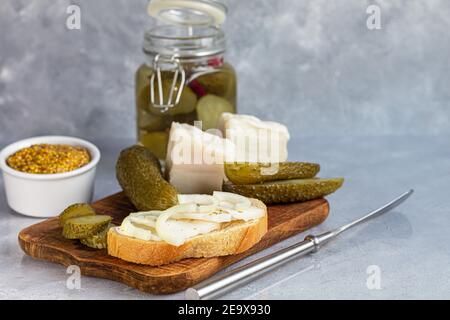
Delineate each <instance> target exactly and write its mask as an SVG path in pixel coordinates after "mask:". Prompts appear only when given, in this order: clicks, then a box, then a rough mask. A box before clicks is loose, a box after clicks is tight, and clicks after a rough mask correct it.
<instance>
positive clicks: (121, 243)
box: [108, 199, 267, 266]
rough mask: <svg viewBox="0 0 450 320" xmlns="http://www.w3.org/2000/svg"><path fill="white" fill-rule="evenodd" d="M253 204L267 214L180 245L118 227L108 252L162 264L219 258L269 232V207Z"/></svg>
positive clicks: (110, 238)
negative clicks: (130, 234) (133, 234)
mask: <svg viewBox="0 0 450 320" xmlns="http://www.w3.org/2000/svg"><path fill="white" fill-rule="evenodd" d="M251 201H252V205H253V206H256V207H259V208H262V209H264V211H265V215H264V216H263V217H261V218H259V219H256V220H250V221H247V222H245V221H233V222H230V223H226V224H223V225H222V228H221V229H220V230H216V231H213V232H210V233H207V234H202V235H198V236H195V237H193V238H191V239H189V240H188V241H186V242H185V243H184V244H182V245H181V246H179V247H177V246H173V245H171V244H168V243H167V242H164V241H145V240H140V239H136V238H132V237H128V236H125V235H122V234H120V233H118V232H117V230H116V228H111V229H109V232H108V254H109V255H111V256H114V257H117V258H120V259H122V260H126V261H130V262H134V263H139V264H145V265H150V266H159V265H163V264H168V263H171V262H175V261H178V260H181V259H185V258H201V257H216V256H225V255H230V254H237V253H241V252H244V251H246V250H248V249H250V248H251V247H252V246H254V245H255V244H256V243H258V242H259V240H261V238H262V237H263V236H264V234H265V233H266V232H267V207H266V206H265V205H264V203H262V202H261V201H259V200H256V199H251Z"/></svg>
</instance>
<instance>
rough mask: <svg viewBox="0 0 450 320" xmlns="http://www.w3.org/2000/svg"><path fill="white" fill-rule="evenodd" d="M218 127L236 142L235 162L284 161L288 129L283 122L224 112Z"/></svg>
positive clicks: (285, 158)
mask: <svg viewBox="0 0 450 320" xmlns="http://www.w3.org/2000/svg"><path fill="white" fill-rule="evenodd" d="M219 129H220V130H221V131H222V134H223V136H224V137H225V138H227V139H228V140H230V141H231V142H232V143H233V144H234V145H235V152H234V155H235V158H234V161H236V162H284V161H286V160H287V157H288V152H287V144H288V141H289V138H290V136H289V131H288V129H287V127H286V126H284V125H282V124H280V123H277V122H273V121H262V120H260V119H258V118H257V117H254V116H250V115H242V114H232V113H223V114H222V116H221V119H220V121H219Z"/></svg>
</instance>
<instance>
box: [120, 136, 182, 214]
mask: <svg viewBox="0 0 450 320" xmlns="http://www.w3.org/2000/svg"><path fill="white" fill-rule="evenodd" d="M116 176H117V180H118V181H119V184H120V186H121V187H122V189H123V191H124V192H125V194H126V196H127V197H128V198H129V199H130V201H131V202H132V203H133V205H134V206H135V207H136V209H138V210H140V211H148V210H165V209H168V208H170V207H173V206H174V205H176V204H177V203H178V200H177V194H178V192H177V190H176V189H175V188H174V187H173V186H172V185H171V184H169V183H168V182H167V181H166V180H165V179H164V178H163V176H162V172H161V165H160V163H159V160H158V158H157V157H156V156H155V155H153V154H152V153H151V152H150V151H149V150H148V149H146V148H145V147H141V146H137V145H136V146H132V147H130V148H127V149H125V150H123V151H122V152H121V153H120V156H119V159H118V160H117V163H116Z"/></svg>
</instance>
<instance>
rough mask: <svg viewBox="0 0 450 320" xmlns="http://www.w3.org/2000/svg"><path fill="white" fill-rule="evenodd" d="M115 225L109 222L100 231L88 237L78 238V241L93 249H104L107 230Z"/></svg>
mask: <svg viewBox="0 0 450 320" xmlns="http://www.w3.org/2000/svg"><path fill="white" fill-rule="evenodd" d="M115 226H116V225H115V224H113V223H109V224H108V225H107V226H106V227H105V228H103V230H101V231H100V232H98V233H96V234H94V235H93V236H90V237H88V238H84V239H80V242H81V243H82V244H84V245H85V246H88V247H90V248H93V249H106V247H107V235H108V230H109V229H111V228H113V227H115Z"/></svg>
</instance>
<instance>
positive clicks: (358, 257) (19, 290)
mask: <svg viewBox="0 0 450 320" xmlns="http://www.w3.org/2000/svg"><path fill="white" fill-rule="evenodd" d="M94 142H95V143H96V144H97V145H98V146H99V147H100V149H101V151H102V153H103V158H102V161H101V163H100V167H99V171H98V176H97V184H96V193H95V197H96V199H99V198H101V197H104V196H106V195H108V194H111V193H113V192H116V191H118V190H119V187H118V185H117V183H116V181H115V178H114V162H115V159H116V157H117V154H118V152H119V151H120V149H122V148H123V147H125V146H127V145H129V144H131V143H132V140H127V139H121V140H114V141H113V140H110V139H108V140H96V141H94ZM290 150H291V153H290V159H291V160H302V161H316V162H319V163H320V164H321V165H322V170H321V174H320V176H322V177H332V176H343V177H345V178H346V182H345V184H344V186H343V188H342V189H341V190H339V191H338V192H336V193H335V194H333V195H331V196H330V197H328V200H329V201H330V205H331V212H330V216H329V218H328V219H327V220H326V221H325V222H324V223H323V224H322V225H320V226H318V227H316V228H314V229H313V230H311V231H309V232H321V231H325V230H328V229H329V228H332V227H335V226H338V225H340V224H343V223H345V222H347V221H349V220H352V219H353V218H356V217H359V216H360V215H362V214H363V213H365V212H367V211H369V210H372V209H375V208H377V207H379V206H381V205H382V204H384V203H385V202H387V201H389V200H391V199H392V198H394V197H396V196H397V195H399V194H401V193H403V192H404V191H406V190H408V189H409V188H414V189H415V194H414V195H413V196H412V197H411V198H410V199H409V200H408V201H407V202H405V203H404V204H402V205H401V207H398V208H397V209H396V210H394V211H392V212H390V213H388V214H386V215H385V216H383V217H380V218H378V219H376V220H373V221H371V222H370V223H368V224H366V225H363V226H361V227H359V228H357V229H354V230H352V231H350V232H349V233H347V234H345V235H342V236H341V237H340V238H339V239H338V240H336V241H335V242H334V243H331V244H330V245H328V246H326V247H324V248H323V249H322V250H321V251H320V252H319V253H318V254H316V255H312V256H308V257H304V258H301V259H298V260H296V261H293V262H290V263H289V264H287V265H285V266H282V267H279V268H277V269H276V270H274V271H272V272H271V273H269V274H267V275H266V276H264V277H261V278H259V279H258V280H256V281H254V282H252V283H250V284H248V285H245V286H243V287H241V288H239V289H237V290H235V291H233V292H232V293H230V294H228V295H227V296H225V297H224V298H235V299H382V298H389V299H418V298H424V299H431V298H437V299H442V298H446V299H449V298H450V268H449V265H450V245H449V243H450V233H449V232H448V229H449V226H450V215H449V211H450V197H449V191H448V184H449V181H450V161H449V158H450V148H449V136H440V137H438V136H385V137H360V138H355V137H347V138H331V137H300V136H296V137H294V138H293V139H292V140H291V142H290ZM0 182H1V181H0ZM38 221H39V220H37V219H32V218H27V217H23V216H20V215H17V214H15V213H13V212H11V211H10V210H9V209H8V207H7V205H6V203H5V198H4V192H3V185H2V186H1V187H0V299H95V298H102V299H173V298H180V299H181V298H183V294H177V295H170V296H153V295H148V294H143V293H140V292H138V291H136V290H134V289H131V288H129V287H127V286H125V285H122V284H119V283H115V282H113V281H109V280H103V279H97V278H90V277H82V279H81V289H80V290H69V289H68V288H67V287H66V281H67V279H68V277H69V275H68V274H66V269H65V268H64V267H62V266H59V265H54V264H51V263H46V262H42V261H36V260H33V259H32V258H30V257H28V256H25V255H24V254H23V252H22V251H21V250H20V248H19V246H18V243H17V234H18V232H19V231H20V230H21V229H22V228H24V227H26V226H28V225H31V224H34V223H36V222H38ZM305 235H306V233H303V234H299V235H298V236H295V237H293V238H290V239H288V240H286V241H284V242H282V243H279V244H278V245H275V246H274V247H272V248H270V249H267V250H265V251H263V252H261V253H259V254H258V255H256V256H252V257H250V258H248V259H246V261H250V260H253V259H255V258H256V257H258V256H261V255H264V254H267V253H270V252H273V251H274V250H277V249H280V248H283V247H285V246H288V245H289V244H292V243H294V242H296V241H300V240H301V239H303V237H304V236H305ZM238 265H239V264H238ZM370 266H376V267H377V268H379V271H380V280H381V281H380V284H381V288H380V289H379V290H377V289H372V290H369V289H368V287H367V281H368V279H369V280H370V279H372V278H371V277H370V276H371V275H370V274H368V273H367V272H368V270H369V271H371V269H370ZM368 268H369V269H368ZM369 282H370V281H369Z"/></svg>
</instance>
